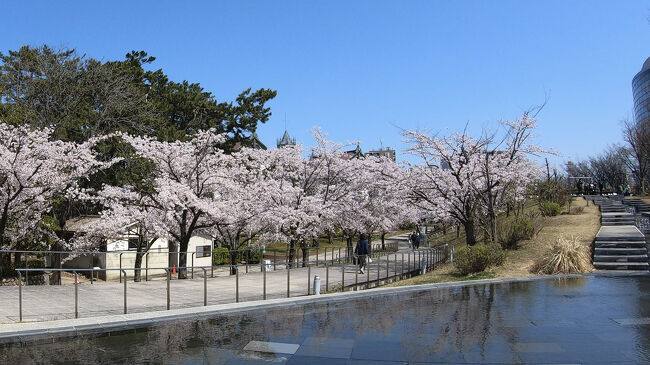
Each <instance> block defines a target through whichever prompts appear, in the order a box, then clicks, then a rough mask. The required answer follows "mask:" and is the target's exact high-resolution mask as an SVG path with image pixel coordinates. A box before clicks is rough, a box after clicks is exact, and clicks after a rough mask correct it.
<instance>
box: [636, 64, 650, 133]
mask: <svg viewBox="0 0 650 365" xmlns="http://www.w3.org/2000/svg"><path fill="white" fill-rule="evenodd" d="M632 95H633V96H634V119H635V122H636V123H645V122H648V121H650V57H649V58H648V59H647V60H646V61H645V62H644V63H643V67H642V68H641V71H639V73H638V74H636V76H634V78H633V79H632Z"/></svg>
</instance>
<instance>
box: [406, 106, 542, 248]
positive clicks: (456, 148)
mask: <svg viewBox="0 0 650 365" xmlns="http://www.w3.org/2000/svg"><path fill="white" fill-rule="evenodd" d="M501 124H502V126H504V127H505V133H504V135H503V137H502V138H501V139H499V140H498V142H495V140H496V138H495V134H491V135H488V134H486V133H484V134H483V135H482V136H481V137H480V138H478V139H475V138H472V137H471V136H469V135H468V133H467V131H466V130H465V131H463V133H456V134H453V135H450V136H443V137H437V136H430V135H429V134H427V133H422V132H418V131H406V132H404V133H403V135H404V137H405V140H406V141H407V142H408V143H410V144H411V147H410V149H409V152H410V153H412V154H414V155H417V156H419V157H420V158H422V160H423V161H424V164H423V165H421V166H417V167H415V168H414V169H413V176H414V178H413V182H414V186H413V194H414V198H415V199H417V201H418V202H419V205H420V206H421V207H422V208H423V209H427V210H430V211H436V213H437V214H435V215H438V216H439V217H441V219H442V218H443V217H445V216H446V214H445V212H446V213H447V214H448V215H449V216H451V217H452V218H453V219H454V220H455V221H457V222H458V223H460V224H462V225H463V226H464V228H465V233H466V243H467V244H468V245H474V244H475V243H476V239H477V238H476V237H477V233H478V232H477V228H478V227H477V225H478V224H479V223H480V221H481V219H482V218H483V217H484V216H485V217H487V222H488V223H487V226H488V227H487V235H488V237H489V238H490V239H491V240H493V241H496V233H497V232H496V217H497V214H498V212H499V210H500V209H501V208H502V207H503V205H504V204H505V202H506V198H507V197H508V195H507V193H513V192H514V193H515V195H519V196H520V197H522V196H521V194H523V188H524V187H525V186H526V185H527V184H528V183H529V182H530V181H531V180H532V179H534V178H535V176H536V167H535V164H534V163H532V162H531V161H530V160H529V159H528V155H530V154H539V153H544V152H545V151H543V150H542V149H541V148H539V147H538V146H536V145H534V144H532V143H531V139H532V131H533V130H534V129H535V127H536V124H535V118H534V117H533V116H531V114H530V113H528V112H527V113H524V114H523V115H522V116H521V117H520V118H518V119H517V120H515V121H503V122H502V123H501Z"/></svg>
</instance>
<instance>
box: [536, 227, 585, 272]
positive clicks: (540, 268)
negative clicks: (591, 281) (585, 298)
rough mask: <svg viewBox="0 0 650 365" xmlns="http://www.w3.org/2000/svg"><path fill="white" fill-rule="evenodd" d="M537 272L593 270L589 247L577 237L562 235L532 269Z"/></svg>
mask: <svg viewBox="0 0 650 365" xmlns="http://www.w3.org/2000/svg"><path fill="white" fill-rule="evenodd" d="M531 271H532V272H534V273H537V274H574V273H582V272H588V271H591V256H590V255H589V249H588V247H586V246H584V245H581V244H580V243H579V242H578V241H577V240H576V238H575V237H571V239H566V238H564V237H562V236H560V238H558V240H557V241H556V242H555V243H554V244H553V246H552V247H551V249H550V251H548V252H547V253H546V254H544V256H542V257H541V258H540V259H539V260H538V261H537V262H535V264H534V265H533V268H532V270H531Z"/></svg>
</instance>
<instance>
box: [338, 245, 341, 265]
mask: <svg viewBox="0 0 650 365" xmlns="http://www.w3.org/2000/svg"><path fill="white" fill-rule="evenodd" d="M338 259H339V265H340V264H341V248H340V247H339V257H338Z"/></svg>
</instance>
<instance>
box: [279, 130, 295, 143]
mask: <svg viewBox="0 0 650 365" xmlns="http://www.w3.org/2000/svg"><path fill="white" fill-rule="evenodd" d="M295 145H296V139H295V138H291V137H289V132H287V131H286V129H285V131H284V134H283V135H282V138H280V139H278V140H277V146H278V148H280V147H284V146H295Z"/></svg>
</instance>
